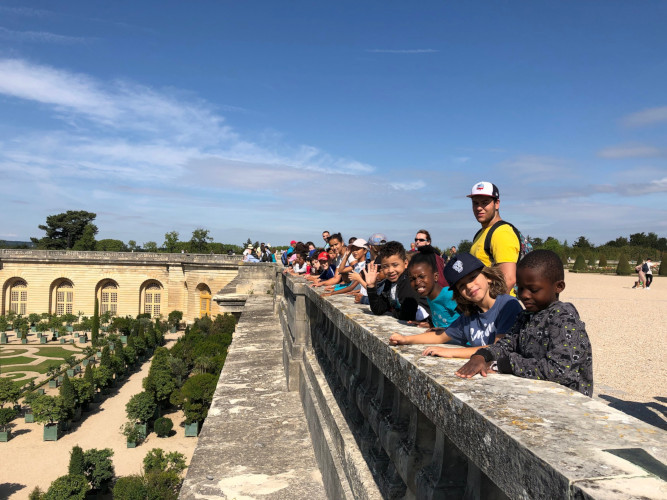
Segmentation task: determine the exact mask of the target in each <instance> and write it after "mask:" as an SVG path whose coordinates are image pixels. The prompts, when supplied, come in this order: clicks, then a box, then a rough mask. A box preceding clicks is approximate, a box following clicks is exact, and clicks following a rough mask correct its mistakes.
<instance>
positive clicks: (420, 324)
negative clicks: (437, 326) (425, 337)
mask: <svg viewBox="0 0 667 500" xmlns="http://www.w3.org/2000/svg"><path fill="white" fill-rule="evenodd" d="M408 325H412V326H418V327H420V328H428V327H430V326H431V325H429V323H428V321H408Z"/></svg>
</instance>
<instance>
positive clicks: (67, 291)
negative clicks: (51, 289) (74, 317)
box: [56, 281, 74, 316]
mask: <svg viewBox="0 0 667 500" xmlns="http://www.w3.org/2000/svg"><path fill="white" fill-rule="evenodd" d="M73 311H74V285H72V283H70V282H68V281H63V282H62V283H60V284H59V285H58V288H56V314H57V315H58V316H62V315H63V314H73Z"/></svg>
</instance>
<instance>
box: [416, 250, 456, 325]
mask: <svg viewBox="0 0 667 500" xmlns="http://www.w3.org/2000/svg"><path fill="white" fill-rule="evenodd" d="M436 265H437V264H436V263H435V262H434V260H433V258H432V257H431V256H430V255H428V254H426V253H421V252H418V253H415V254H414V256H413V257H412V259H410V263H409V264H408V273H409V277H410V285H412V288H413V289H414V290H415V291H416V292H417V293H418V294H419V296H420V297H426V300H427V301H428V306H429V308H430V309H431V315H430V316H429V318H430V319H431V322H430V326H432V327H436V328H447V327H448V326H449V325H451V324H452V323H453V322H454V321H456V319H457V318H458V317H459V316H460V314H459V313H458V311H457V310H456V307H457V304H456V301H455V300H454V292H452V290H451V289H450V288H449V286H448V283H447V282H446V281H445V287H444V288H443V287H442V286H440V282H441V281H440V276H439V274H440V273H439V272H438V270H437V267H434V266H436Z"/></svg>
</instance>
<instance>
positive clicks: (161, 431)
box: [153, 417, 174, 437]
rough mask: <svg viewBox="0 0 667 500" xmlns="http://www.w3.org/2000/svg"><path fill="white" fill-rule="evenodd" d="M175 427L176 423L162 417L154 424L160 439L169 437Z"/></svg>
mask: <svg viewBox="0 0 667 500" xmlns="http://www.w3.org/2000/svg"><path fill="white" fill-rule="evenodd" d="M173 427H174V422H172V421H171V419H170V418H167V417H160V418H158V419H157V420H156V421H155V423H154V424H153V429H154V430H155V433H156V434H157V435H158V437H167V436H169V433H170V432H171V429H172V428H173Z"/></svg>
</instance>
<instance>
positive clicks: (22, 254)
mask: <svg viewBox="0 0 667 500" xmlns="http://www.w3.org/2000/svg"><path fill="white" fill-rule="evenodd" d="M240 264H241V262H240V257H235V256H232V257H230V256H226V255H199V254H197V255H190V254H162V253H126V252H123V253H117V252H74V251H53V250H50V251H49V250H0V284H1V285H2V297H1V300H0V314H7V313H8V312H9V311H15V312H17V313H21V314H30V313H38V314H41V313H44V312H49V313H52V314H59V315H61V314H66V313H72V314H78V313H79V312H80V313H82V314H83V315H85V316H92V314H93V310H94V306H95V298H97V299H98V300H99V304H100V313H103V312H105V311H107V310H109V311H112V312H113V313H114V315H116V316H126V315H131V316H136V315H137V314H139V313H149V314H151V316H153V317H156V316H160V315H162V316H163V317H165V318H166V317H167V315H168V314H169V312H170V311H173V310H179V311H183V319H184V320H186V321H193V320H194V319H195V318H198V317H201V316H203V315H205V314H208V315H211V316H215V315H216V314H218V313H221V312H226V311H225V310H223V309H221V308H220V307H219V306H218V305H217V303H216V302H214V301H213V302H212V300H211V299H212V296H213V295H214V294H215V293H216V292H217V291H218V290H221V289H222V288H224V287H225V286H226V285H228V284H229V283H230V282H231V281H232V280H233V279H234V278H235V277H236V276H237V275H238V271H239V265H240Z"/></svg>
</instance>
